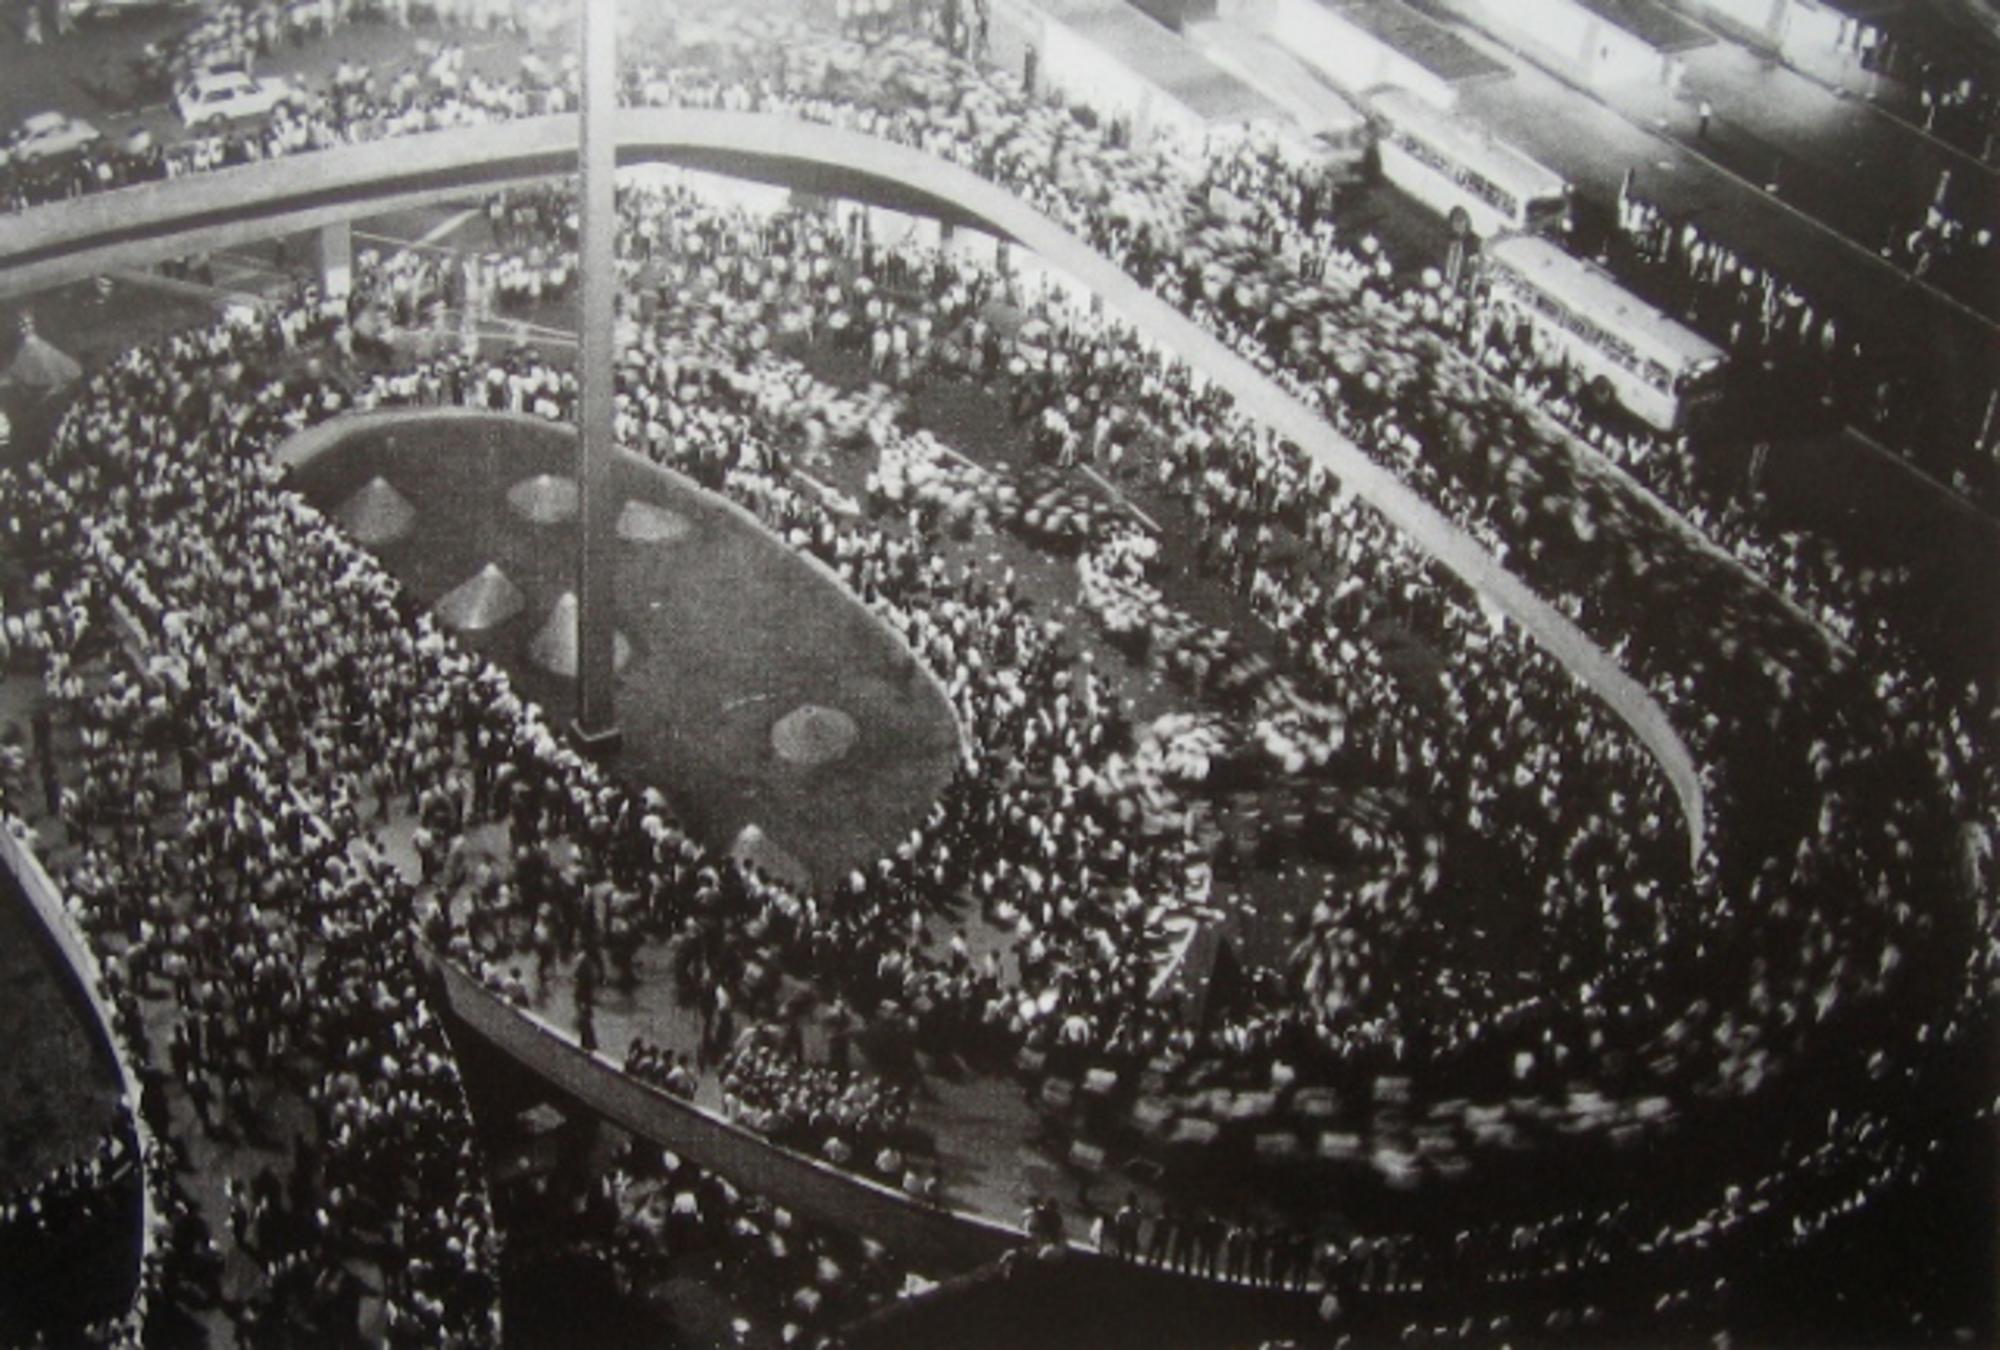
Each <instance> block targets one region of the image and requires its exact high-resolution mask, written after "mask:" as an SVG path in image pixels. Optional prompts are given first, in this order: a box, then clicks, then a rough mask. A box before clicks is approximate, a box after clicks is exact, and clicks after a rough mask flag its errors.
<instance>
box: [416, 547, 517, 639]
mask: <svg viewBox="0 0 2000 1350" xmlns="http://www.w3.org/2000/svg"><path fill="white" fill-rule="evenodd" d="M527 603H528V602H527V600H526V598H524V597H523V596H522V594H521V588H520V587H518V586H516V585H515V584H514V583H513V582H511V581H509V580H508V579H507V574H506V573H505V572H502V571H501V570H500V569H499V567H497V566H495V565H494V564H493V563H488V564H486V566H484V567H482V568H480V569H479V570H478V571H477V572H474V573H473V574H472V575H471V576H470V577H468V578H467V579H466V580H465V581H464V582H462V583H461V584H460V585H458V586H455V587H453V588H452V589H451V590H449V591H447V592H446V593H445V594H444V596H443V597H442V598H441V599H440V600H439V601H438V602H437V605H436V606H435V609H436V611H437V616H438V620H439V622H441V623H443V624H444V626H445V627H447V628H450V629H452V630H453V631H455V632H460V633H483V632H485V631H486V630H487V629H489V628H497V627H499V626H500V625H501V624H503V623H505V622H507V620H509V619H511V618H513V617H514V616H515V615H516V614H519V613H520V612H521V607H522V606H523V605H525V604H527Z"/></svg>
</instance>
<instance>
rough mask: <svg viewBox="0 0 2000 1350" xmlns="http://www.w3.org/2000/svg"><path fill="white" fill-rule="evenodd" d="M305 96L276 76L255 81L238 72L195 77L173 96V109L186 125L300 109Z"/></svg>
mask: <svg viewBox="0 0 2000 1350" xmlns="http://www.w3.org/2000/svg"><path fill="white" fill-rule="evenodd" d="M305 103H306V99H305V95H303V94H301V93H300V92H299V91H298V90H296V89H294V88H293V87H292V86H291V85H289V84H287V83H286V82H285V81H284V80H282V79H279V78H278V77H276V76H270V77H268V78H264V79H259V78H257V77H256V76H254V75H247V74H245V73H244V72H242V71H240V70H235V71H227V72H223V73H220V74H209V75H197V76H195V77H194V78H193V79H191V80H189V81H188V82H187V83H186V84H184V85H182V86H181V87H180V89H179V90H178V91H177V92H176V93H175V95H174V109H175V111H177V112H179V113H180V115H181V121H182V122H184V123H186V124H187V125H188V126H191V127H193V126H200V125H201V124H202V123H204V122H227V121H232V120H234V119H236V118H239V117H263V116H265V115H266V114H268V113H269V112H270V111H271V110H272V109H273V108H277V107H280V106H284V107H291V108H303V107H304V106H305Z"/></svg>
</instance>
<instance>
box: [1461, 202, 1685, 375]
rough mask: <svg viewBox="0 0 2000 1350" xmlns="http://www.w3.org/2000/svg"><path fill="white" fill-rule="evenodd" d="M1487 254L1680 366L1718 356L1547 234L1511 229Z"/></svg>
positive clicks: (1588, 315) (1493, 241) (1592, 317)
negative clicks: (1536, 234) (1573, 255)
mask: <svg viewBox="0 0 2000 1350" xmlns="http://www.w3.org/2000/svg"><path fill="white" fill-rule="evenodd" d="M1486 255H1487V257H1488V258H1490V259H1492V260H1493V261H1495V262H1498V263H1502V264H1504V265H1505V266H1507V267H1510V268H1512V269H1513V270H1514V271H1516V272H1519V273H1521V274H1522V275H1523V276H1525V277H1527V278H1528V279H1529V280H1530V281H1532V282H1533V283H1534V284H1535V285H1537V286H1539V287H1541V288H1542V289H1543V290H1545V291H1547V292H1548V293H1549V294H1550V295H1552V296H1554V297H1555V298H1556V299H1558V300H1560V301H1562V302H1563V304H1565V305H1567V306H1568V307H1569V308H1571V309H1574V310H1577V311H1579V312H1580V313H1582V314H1583V315H1584V316H1585V317H1587V318H1590V319H1592V320H1594V321H1595V322H1597V323H1599V324H1601V325H1603V326H1604V327H1606V328H1609V329H1612V330H1613V331H1615V332H1617V333H1618V334H1619V335H1620V336H1621V337H1627V338H1637V339H1639V340H1641V341H1644V342H1646V343H1648V344H1650V345H1651V346H1653V347H1654V348H1656V349H1658V350H1660V351H1662V352H1664V354H1666V355H1668V356H1672V357H1674V358H1676V359H1677V360H1678V361H1680V363H1681V364H1682V365H1684V366H1689V365H1695V364H1697V363H1699V362H1702V361H1707V360H1711V359H1717V360H1719V359H1720V358H1721V356H1722V354H1723V353H1722V348H1720V347H1718V346H1716V345H1715V344H1714V343H1713V342H1710V341H1709V340H1708V339H1707V338H1705V337H1703V336H1701V334H1699V333H1697V332H1695V331H1694V330H1693V329H1691V328H1689V327H1687V326H1686V325H1685V324H1682V323H1680V322H1678V321H1676V320H1675V319H1673V318H1670V317H1669V316H1667V315H1666V314H1663V313H1661V312H1660V311H1659V310H1657V309H1654V308H1653V307H1652V306H1651V305H1649V304H1647V303H1646V302H1645V301H1644V300H1641V299H1640V298H1639V297H1638V296H1636V295H1634V294H1632V292H1630V291H1628V290H1626V289H1625V288H1624V287H1623V286H1620V285H1619V284H1618V283H1617V282H1616V281H1614V280H1612V279H1611V274H1610V273H1608V272H1606V271H1605V270H1604V269H1603V268H1601V267H1598V266H1596V265H1595V264H1593V263H1587V262H1585V261H1583V260H1582V259H1581V258H1576V257H1572V256H1571V255H1570V254H1568V253H1565V252H1564V251H1563V250H1562V249H1560V248H1558V247H1557V246H1556V245H1554V244H1552V243H1550V242H1549V241H1548V240H1546V239H1541V238H1537V237H1536V236H1534V235H1527V234H1510V235H1505V236H1503V237H1501V238H1499V239H1494V240H1491V241H1489V242H1488V243H1487V245H1486Z"/></svg>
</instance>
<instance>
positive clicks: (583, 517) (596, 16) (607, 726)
mask: <svg viewBox="0 0 2000 1350" xmlns="http://www.w3.org/2000/svg"><path fill="white" fill-rule="evenodd" d="M578 8H579V9H580V10H581V11H582V18H581V20H580V26H581V29H582V34H581V45H582V48H583V119H582V120H583V147H582V153H581V160H582V164H581V169H582V175H583V185H582V194H583V240H582V250H583V256H582V264H583V314H582V317H581V323H580V326H579V331H580V333H581V338H582V340H581V342H580V343H579V347H578V353H577V362H578V367H579V369H578V383H579V385H580V386H581V392H582V398H581V399H580V400H579V401H578V409H579V411H578V425H577V460H578V462H577V475H576V478H577V486H578V489H579V498H580V500H579V502H578V507H579V509H578V512H577V514H578V543H577V573H578V575H577V619H576V638H577V671H576V680H577V683H576V726H575V733H576V738H577V740H578V741H579V742H580V743H581V744H582V745H583V746H584V747H585V748H586V749H588V750H591V751H593V752H597V753H608V752H610V751H611V750H612V749H614V748H615V747H616V745H617V741H618V722H617V712H616V710H615V709H614V707H613V706H612V703H613V697H612V696H613V688H612V684H613V680H614V678H615V676H616V673H617V672H616V670H615V668H614V661H613V644H614V641H615V638H614V633H615V625H614V622H613V617H612V609H611V603H612V594H611V592H612V587H611V580H612V575H611V574H612V568H613V566H614V564H615V561H616V556H615V555H616V542H617V533H616V522H615V519H614V516H613V512H614V510H615V508H616V505H617V504H616V502H615V501H614V500H613V498H612V492H613V486H612V481H611V478H612V455H613V443H612V435H613V421H612V384H611V380H612V375H611V363H612V336H611V329H612V297H613V296H614V295H615V294H616V293H617V288H618V274H617V264H616V259H615V257H614V256H613V236H614V233H615V230H616V225H617V221H616V216H615V212H616V209H617V208H616V204H615V202H614V200H613V186H614V177H615V174H616V170H617V157H616V153H615V152H616V148H617V145H616V128H615V126H614V125H613V123H614V120H615V117H616V111H617V107H616V105H617V80H618V51H617V44H616V42H615V40H614V34H615V29H616V25H617V22H618V6H617V0H582V3H581V4H580V5H579V6H578Z"/></svg>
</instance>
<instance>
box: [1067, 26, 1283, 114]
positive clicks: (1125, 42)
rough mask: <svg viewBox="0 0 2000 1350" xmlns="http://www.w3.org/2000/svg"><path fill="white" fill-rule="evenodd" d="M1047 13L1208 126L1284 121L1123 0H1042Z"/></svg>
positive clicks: (1270, 105) (1280, 111) (1273, 107)
mask: <svg viewBox="0 0 2000 1350" xmlns="http://www.w3.org/2000/svg"><path fill="white" fill-rule="evenodd" d="M1043 7H1044V8H1045V10H1046V11H1047V12H1048V14H1049V15H1050V16H1051V17H1052V18H1054V19H1055V20H1056V21H1057V22H1058V23H1060V24H1062V26H1063V27H1065V28H1067V29H1069V30H1070V31H1071V32H1073V33H1075V34H1076V35H1077V36H1078V37H1081V38H1082V39H1084V40H1085V41H1086V42H1088V43H1090V44H1091V45H1092V46H1093V47H1096V48H1097V49H1098V50H1099V51H1101V52H1103V53H1104V54H1105V55H1106V56H1109V57H1111V58H1113V59H1114V60H1116V61H1117V62H1118V63H1119V64H1120V65H1123V66H1124V67H1126V68H1127V69H1128V70H1130V71H1132V73H1133V74H1135V75H1138V76H1140V77H1142V78H1143V79H1145V80H1146V81H1147V82H1148V83H1149V84H1152V85H1154V86H1155V87H1156V88H1158V89H1160V90H1162V91H1163V92H1165V93H1167V94H1169V95H1171V96H1173V97H1174V98H1175V99H1177V100H1178V101H1179V102H1180V103H1181V104H1182V105H1184V106H1185V107H1187V108H1188V109H1189V110H1190V111H1192V112H1193V113H1194V114H1195V115H1196V116H1198V117H1200V118H1202V119H1203V120H1204V121H1208V122H1218V123H1221V122H1253V121H1283V120H1285V111H1284V109H1283V108H1280V107H1279V106H1278V105H1277V104H1276V103H1274V102H1272V101H1271V100H1270V99H1268V98H1266V97H1265V96H1264V95H1263V94H1261V93H1259V92H1258V91H1257V90H1256V89H1254V88H1252V87H1251V86H1250V85H1248V84H1246V83H1244V82H1243V81H1242V80H1239V79H1237V78H1236V77H1235V76H1234V75H1231V74H1230V73H1229V72H1228V71H1226V70H1224V69H1223V68H1222V67H1221V66H1218V65H1216V64H1215V63H1214V62H1213V61H1211V60H1209V59H1208V58H1207V57H1205V56H1203V55H1202V54H1201V53H1200V52H1198V51H1196V50H1195V49H1194V48H1193V47H1192V46H1190V45H1189V44H1188V42H1187V40H1186V39H1185V38H1182V37H1180V36H1179V35H1178V34H1176V33H1174V32H1173V31H1172V30H1171V29H1169V28H1167V27H1165V26H1164V25H1162V24H1159V23H1156V22H1154V21H1153V20H1152V19H1149V18H1147V17H1146V16H1145V15H1144V14H1141V13H1140V12H1139V11H1138V10H1136V9H1133V8H1132V7H1131V6H1130V5H1128V4H1126V3H1125V0H1053V2H1051V0H1043Z"/></svg>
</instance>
